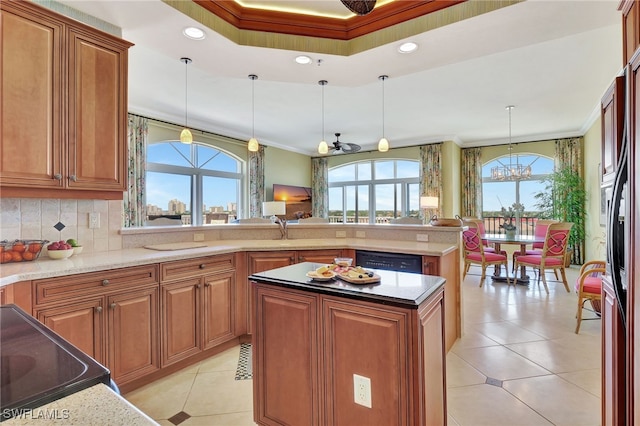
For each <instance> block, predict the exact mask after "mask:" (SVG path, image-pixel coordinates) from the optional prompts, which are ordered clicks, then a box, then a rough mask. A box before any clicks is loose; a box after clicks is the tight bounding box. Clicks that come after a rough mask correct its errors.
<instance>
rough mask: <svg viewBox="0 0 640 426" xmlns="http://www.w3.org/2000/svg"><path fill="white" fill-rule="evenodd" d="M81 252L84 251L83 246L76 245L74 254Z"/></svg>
mask: <svg viewBox="0 0 640 426" xmlns="http://www.w3.org/2000/svg"><path fill="white" fill-rule="evenodd" d="M80 253H82V246H76V247H74V248H73V254H74V256H75V255H76V254H80Z"/></svg>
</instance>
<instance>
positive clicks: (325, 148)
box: [318, 80, 329, 154]
mask: <svg viewBox="0 0 640 426" xmlns="http://www.w3.org/2000/svg"><path fill="white" fill-rule="evenodd" d="M327 83H328V81H327V80H320V81H319V82H318V84H319V85H320V86H322V139H321V140H320V143H319V144H318V153H320V154H326V153H328V152H329V145H327V141H325V139H324V86H326V85H327Z"/></svg>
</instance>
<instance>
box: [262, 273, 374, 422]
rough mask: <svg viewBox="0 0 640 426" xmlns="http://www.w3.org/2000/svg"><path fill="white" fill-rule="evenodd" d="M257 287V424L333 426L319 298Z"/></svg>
mask: <svg viewBox="0 0 640 426" xmlns="http://www.w3.org/2000/svg"><path fill="white" fill-rule="evenodd" d="M253 286H254V287H253V295H254V298H255V301H256V317H255V320H254V333H255V334H254V338H253V345H254V348H253V350H254V358H253V360H254V364H253V374H254V377H253V380H254V386H253V393H254V396H253V402H254V411H253V412H254V418H255V420H256V422H257V423H259V424H268V425H280V424H287V425H320V424H328V423H325V422H323V421H322V414H321V396H320V389H321V385H320V378H319V362H320V361H319V358H318V357H319V354H318V351H319V347H318V331H317V326H318V301H317V297H316V296H314V295H312V294H308V293H307V294H305V293H303V292H297V291H295V290H286V291H283V290H279V289H274V288H269V286H262V285H260V284H256V283H253ZM285 330H286V332H285ZM351 389H353V386H351ZM292 407H295V409H292ZM333 424H335V423H333ZM354 424H364V423H362V422H356V423H354Z"/></svg>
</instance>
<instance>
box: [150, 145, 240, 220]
mask: <svg viewBox="0 0 640 426" xmlns="http://www.w3.org/2000/svg"><path fill="white" fill-rule="evenodd" d="M242 169H243V163H242V161H241V160H239V159H238V158H236V157H234V156H232V155H230V154H228V153H226V152H224V151H222V150H220V149H218V148H216V147H213V146H211V145H206V144H202V143H197V142H194V143H192V144H183V143H180V142H178V141H161V142H151V143H149V146H148V147H147V173H146V185H145V186H146V205H147V216H148V219H149V220H150V221H148V222H147V223H153V222H152V220H153V219H155V218H159V217H165V218H175V219H177V218H179V219H181V221H182V223H183V224H185V225H189V224H194V225H202V224H210V223H226V222H229V221H230V220H233V219H235V218H236V217H238V214H239V210H241V208H242V205H241V204H242V202H241V200H242V188H243V181H244V177H243V173H242Z"/></svg>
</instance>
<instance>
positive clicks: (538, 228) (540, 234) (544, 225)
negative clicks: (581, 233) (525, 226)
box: [512, 219, 559, 279]
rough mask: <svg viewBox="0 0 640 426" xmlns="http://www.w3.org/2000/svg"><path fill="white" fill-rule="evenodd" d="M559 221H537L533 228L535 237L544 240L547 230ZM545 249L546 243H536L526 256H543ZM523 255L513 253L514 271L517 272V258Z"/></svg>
mask: <svg viewBox="0 0 640 426" xmlns="http://www.w3.org/2000/svg"><path fill="white" fill-rule="evenodd" d="M558 222H559V221H557V220H552V219H538V220H537V221H536V225H535V227H534V228H533V236H534V238H535V239H541V240H544V238H545V237H546V236H547V229H549V225H551V224H552V223H558ZM543 248H544V241H542V242H535V243H533V244H532V246H531V248H530V249H527V251H526V253H525V255H528V254H536V255H542V249H543ZM521 255H522V253H519V252H517V251H516V252H514V253H513V269H512V270H513V271H515V268H516V257H518V256H521ZM554 272H556V270H555V269H554ZM556 279H558V275H556Z"/></svg>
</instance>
